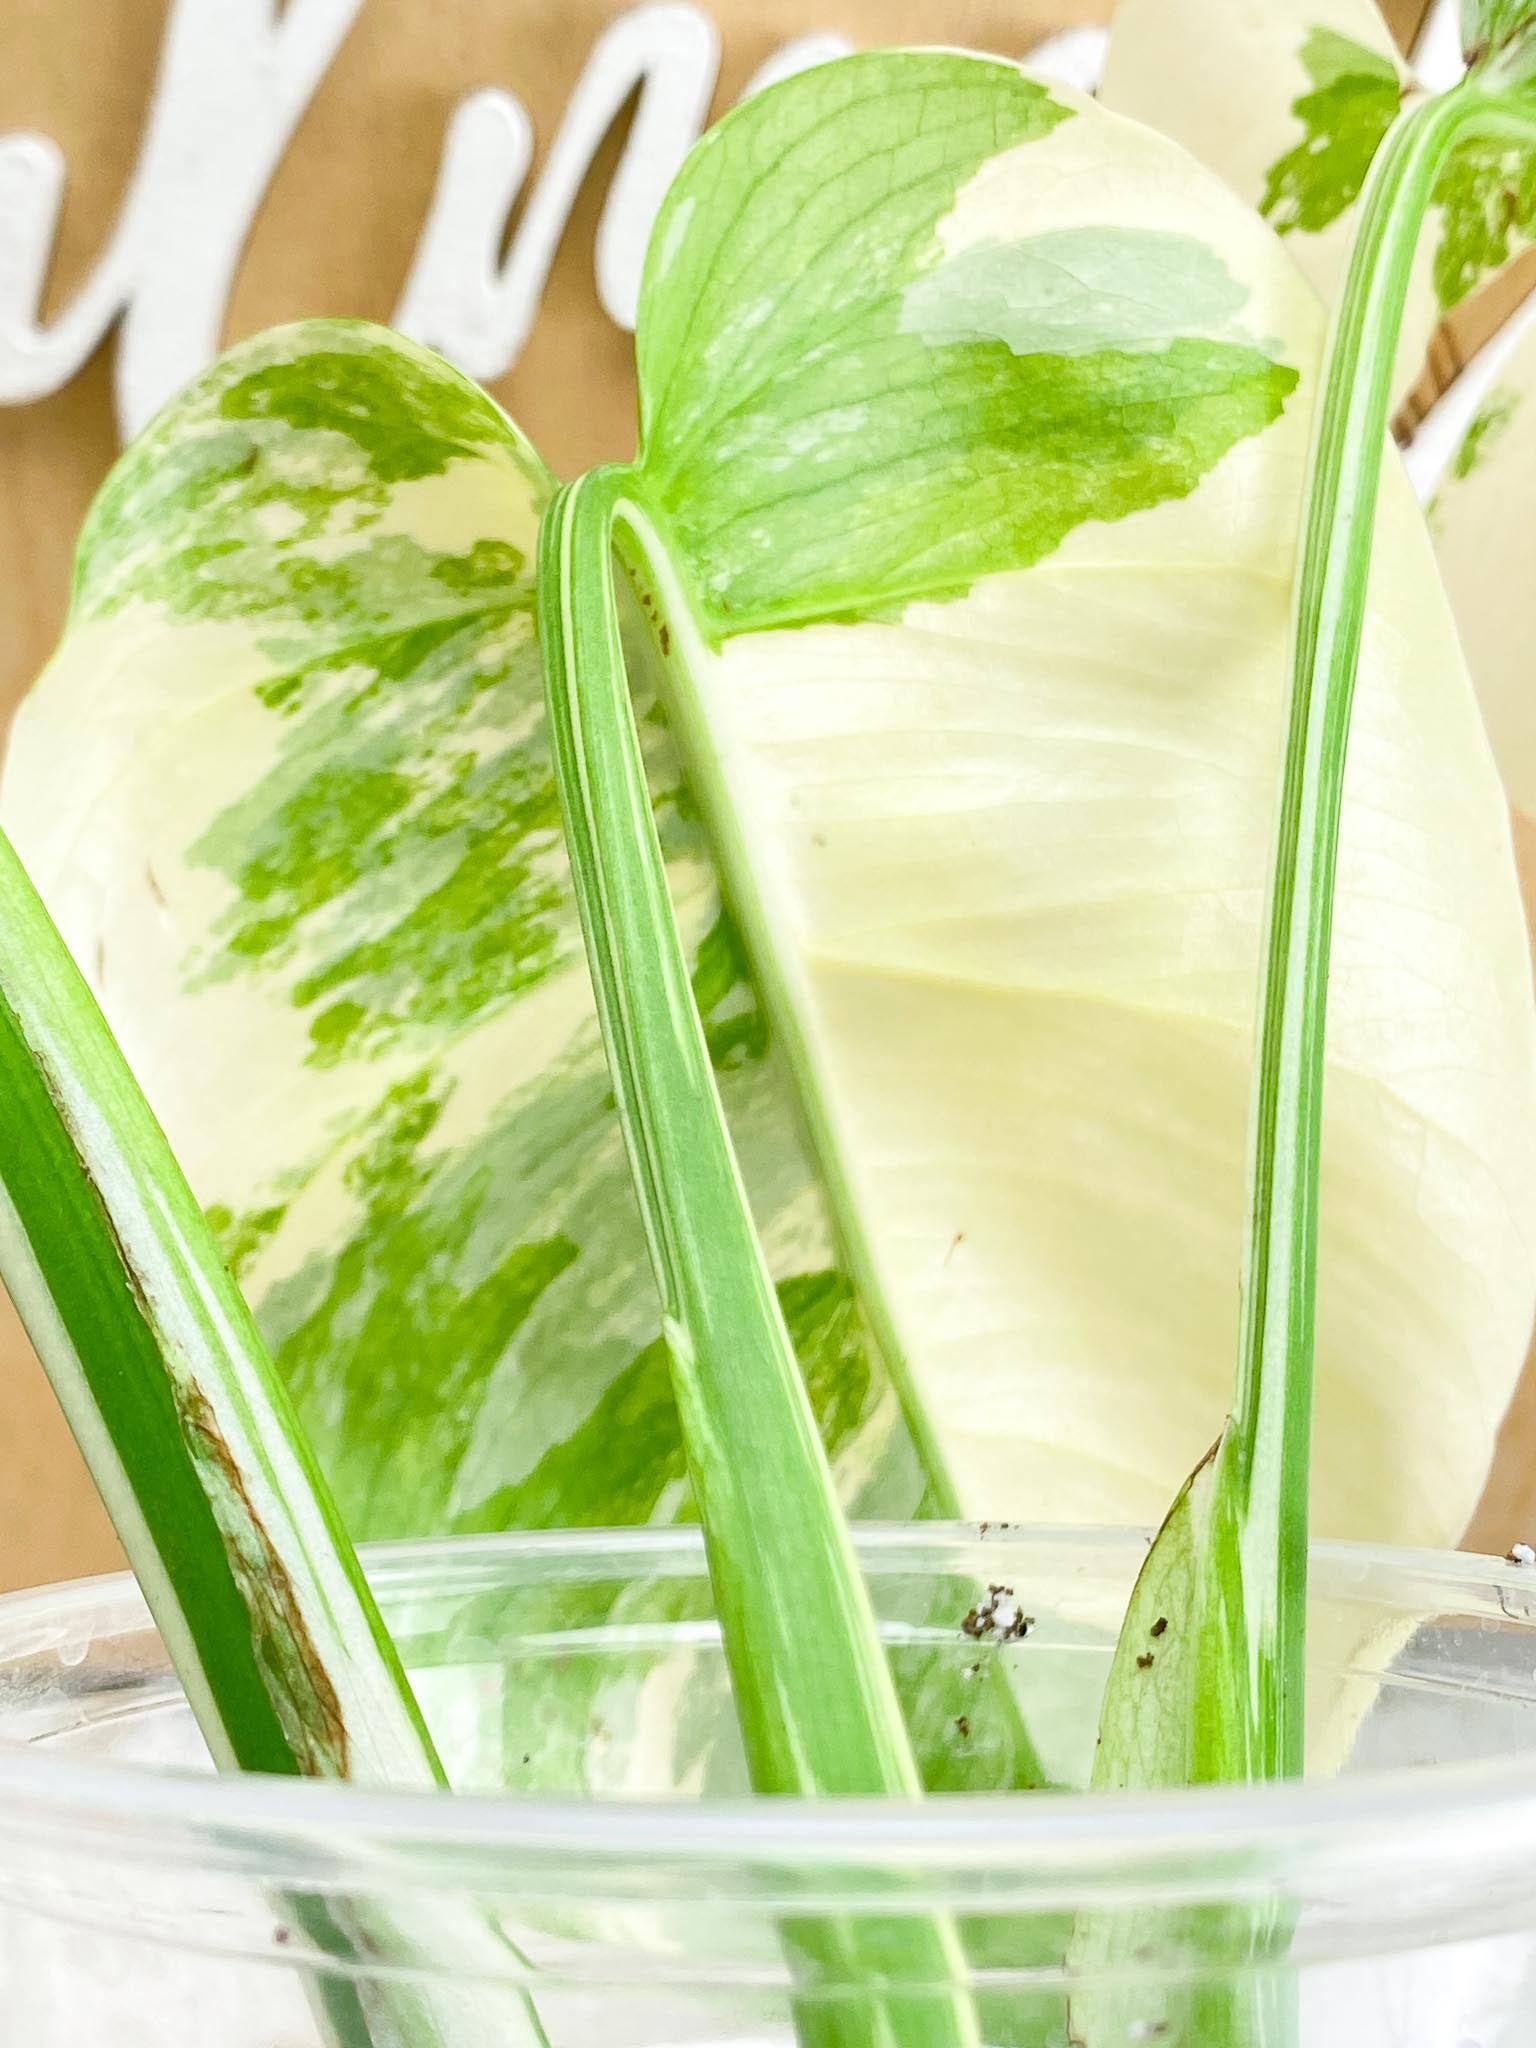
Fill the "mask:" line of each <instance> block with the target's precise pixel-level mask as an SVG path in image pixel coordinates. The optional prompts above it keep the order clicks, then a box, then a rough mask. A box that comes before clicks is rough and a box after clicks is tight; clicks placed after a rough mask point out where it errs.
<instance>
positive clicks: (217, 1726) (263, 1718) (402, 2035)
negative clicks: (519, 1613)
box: [0, 837, 544, 2048]
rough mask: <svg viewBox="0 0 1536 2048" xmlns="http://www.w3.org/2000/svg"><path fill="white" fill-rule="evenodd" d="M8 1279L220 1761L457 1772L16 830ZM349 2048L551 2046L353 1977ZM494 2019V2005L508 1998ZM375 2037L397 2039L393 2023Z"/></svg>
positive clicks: (415, 1776) (432, 1783) (314, 1910)
mask: <svg viewBox="0 0 1536 2048" xmlns="http://www.w3.org/2000/svg"><path fill="white" fill-rule="evenodd" d="M0 1103H3V1104H4V1115H3V1116H0V1279H3V1281H4V1284H5V1286H6V1287H7V1289H8V1290H9V1292H10V1294H11V1296H12V1298H13V1299H14V1301H15V1303H16V1305H17V1308H18V1310H19V1312H20V1314H21V1317H22V1320H23V1322H24V1323H25V1324H26V1327H27V1330H28V1333H29V1335H30V1336H31V1338H32V1341H33V1343H34V1345H35V1346H36V1348H37V1351H38V1354H39V1356H40V1358H41V1359H42V1362H43V1365H44V1367H45V1369H46V1371H47V1373H48V1375H49V1378H50V1380H51V1382H52V1384H53V1387H54V1390H55V1393H56V1394H57V1397H58V1399H59V1402H60V1405H61V1406H62V1407H63V1409H64V1412H65V1414H66V1416H67V1417H68V1420H69V1423H70V1426H71V1428H72V1430H73V1431H74V1434H75V1436H76V1438H77V1440H78V1442H79V1444H80V1447H81V1449H82V1451H83V1452H84V1454H85V1458H86V1462H87V1464H88V1465H89V1467H90V1470H91V1474H92V1476H93V1478H94V1479H95V1481H96V1484H97V1487H98V1488H99V1490H100V1492H101V1494H102V1497H103V1499H104V1500H105V1502H106V1504H107V1507H108V1510H109V1512H110V1513H111V1515H112V1518H113V1522H114V1524H115V1526H116V1529H117V1532H118V1535H119V1537H120V1538H121V1540H122V1543H123V1547H124V1549H125V1550H126V1551H127V1553H128V1556H129V1559H130V1561H131V1563H132V1565H133V1568H134V1572H135V1574H136V1576H137V1578H138V1580H139V1583H140V1585H141V1586H142V1588H143V1590H144V1596H145V1599H146V1600H147V1601H148V1603H149V1607H150V1611H151V1612H152V1614H153V1615H154V1618H155V1622H156V1626H157V1627H158V1628H159V1630H160V1634H161V1637H162V1640H163V1641H164V1643H165V1645H166V1648H167V1651H168V1652H169V1654H170V1656H171V1659H172V1662H173V1663H174V1665H175V1668H176V1672H177V1676H178V1677H179V1679H180V1680H181V1683H182V1686H183V1688H184V1690H185V1692H186V1695H187V1699H188V1702H189V1704H190V1705H191V1707H192V1710H193V1712H194V1713H195V1715H196V1716H197V1720H198V1724H199V1726H200V1728H201V1729H202V1731H203V1734H204V1737H205V1739H206V1740H207V1743H208V1746H209V1749H210V1751H211V1752H212V1754H213V1757H214V1760H215V1762H216V1763H218V1764H219V1765H220V1766H221V1767H222V1768H224V1769H234V1770H243V1771H266V1772H275V1773H282V1774H289V1775H291V1774H295V1773H298V1774H303V1775H306V1776H317V1777H328V1778H351V1779H359V1780H362V1781H364V1782H367V1783H372V1784H377V1785H415V1786H417V1787H419V1788H421V1789H423V1790H434V1789H439V1788H442V1787H445V1786H446V1783H447V1780H446V1776H445V1774H444V1771H443V1767H442V1765H441V1763H440V1762H439V1760H438V1757H437V1753H436V1751H435V1749H434V1747H433V1745H432V1741H431V1738H430V1736H429V1735H428V1732H427V1728H426V1724H425V1722H424V1721H423V1719H422V1717H421V1711H420V1708H419V1707H418V1705H417V1703H416V1699H415V1696H414V1694H413V1692H412V1690H411V1686H410V1682H409V1680H408V1678H407V1676H406V1673H405V1670H404V1667H403V1666H402V1664H401V1662H400V1658H399V1654H398V1652H397V1650H396V1648H395V1645H394V1643H393V1642H392V1641H391V1639H390V1637H389V1635H388V1633H387V1631H386V1629H385V1627H384V1623H383V1620H382V1618H381V1617H380V1615H379V1612H378V1609H377V1607H376V1605H375V1603H374V1600H373V1596H372V1594H371V1593H370V1592H369V1590H368V1586H367V1583H366V1581H365V1579H364V1577H363V1573H362V1568H361V1566H360V1564H359V1563H358V1559H357V1554H356V1552H355V1551H354V1549H353V1547H352V1544H351V1542H350V1540H349V1539H348V1537H347V1534H346V1531H345V1530H344V1528H343V1527H342V1524H341V1521H340V1518H339V1516H338V1515H337V1513H336V1510H335V1506H334V1503H333V1502H332V1500H331V1497H330V1494H329V1492H328V1490H327V1488H326V1486H325V1483H324V1481H323V1479H322V1478H321V1476H320V1474H319V1472H318V1470H317V1468H316V1466H315V1463H314V1459H313V1456H312V1454H311V1451H310V1448H309V1445H308V1442H307V1440H306V1439H305V1437H304V1435H303V1433H302V1431H301V1430H300V1429H299V1426H298V1423H297V1421H296V1419H295V1417H294V1415H293V1412H292V1409H291V1407H290V1405H289V1402H288V1398H287V1395H286V1393H285V1391H284V1389H283V1387H282V1383H281V1382H280V1380H279V1379H278V1378H277V1375H276V1373H275V1371H274V1369H273V1366H272V1362H271V1359H270V1357H269V1355H268V1353H267V1350H266V1347H265V1345H264V1344H263V1342H262V1340H261V1337H260V1335H259V1334H258V1332H257V1330H256V1326H255V1324H254V1322H253V1321H252V1318H251V1315H250V1311H249V1309H248V1308H247V1307H246V1304H245V1302H244V1300H243V1298H242V1297H241V1295H240V1292H239V1289H238V1288H237V1287H236V1285H235V1283H234V1281H233V1280H232V1279H231V1278H230V1276H229V1273H228V1271H227V1269H226V1268H225V1265H224V1263H223V1260H222V1259H221V1257H220V1256H219V1252H218V1247H217V1245H216V1243H215V1241H214V1238H213V1234H212V1232H211V1230H210V1229H209V1227H208V1225H207V1223H206V1222H205V1221H204V1218H203V1215H202V1212H201V1210H200V1209H199V1208H198V1205H197V1202H196V1199H195V1198H194V1196H193V1194H192V1191H191V1189H190V1188H189V1187H188V1186H187V1183H186V1180H185V1179H184V1177H183V1175H182V1173H181V1170H180V1168H179V1167H178V1165H177V1164H176V1161H175V1158H174V1157H173V1155H172V1153H171V1150H170V1147H169V1145H168V1144H167V1142H166V1139H165V1136H164V1134H163V1133H162V1131H161V1130H160V1128H159V1125H158V1124H157V1123H156V1121H155V1118H154V1115H153V1113H152V1111H151V1110H150V1108H149V1105H148V1104H147V1103H146V1101H145V1100H144V1097H143V1095H142V1094H141V1093H140V1091H139V1088H138V1086H137V1084H136V1082H135V1081H134V1079H133V1076H132V1074H131V1073H130V1071H129V1069H128V1066H127V1063H126V1062H125V1060H124V1058H123V1056H122V1053H121V1052H120V1050H119V1049H118V1046H117V1044H116V1042H115V1040H114V1039H113V1037H112V1034H111V1032H110V1031H109V1030H108V1028H107V1025H106V1022H105V1020H104V1019H103V1017H102V1015H101V1012H100V1010H99V1009H98V1008H97V1006H96V1003H95V1001H94V999H93V997H92V996H91V993H90V991H89V989H88V988H87V987H86V985H85V983H84V981H83V980H82V978H81V976H80V973H79V970H78V969H77V967H76V966H75V963H74V961H73V960H72V959H71V957H70V955H69V952H68V949H67V948H66V947H65V945H64V942H63V940H62V939H61V938H60V937H59V934H58V932H57V931H56V930H55V929H54V926H53V924H52V922H51V920H50V919H49V917H48V913H47V911H46V910H45V909H44V907H43V905H42V904H41V902H40V901H39V900H38V897H37V894H36V892H35V891H34V889H33V888H32V885H31V883H30V882H29V880H28V879H27V876H26V874H25V872H24V870H23V869H22V866H21V863H20V862H19V861H18V860H17V858H16V855H15V853H14V852H13V851H12V849H11V847H10V845H9V843H8V842H7V841H6V840H5V839H4V838H3V837H0ZM293 1910H294V1912H295V1913H296V1915H297V1916H298V1917H299V1919H300V1920H301V1922H302V1923H303V1924H304V1925H305V1926H306V1928H308V1930H309V1931H310V1932H311V1934H312V1935H313V1937H314V1939H315V1940H316V1942H317V1943H318V1944H319V1945H321V1946H322V1947H324V1946H327V1945H334V1944H335V1943H336V1942H338V1941H340V1943H341V1944H342V1947H343V1949H344V1950H345V1949H346V1948H348V1947H349V1946H350V1945H351V1944H352V1943H353V1942H355V1941H363V1942H366V1943H367V1944H368V1945H369V1946H371V1947H373V1948H375V1949H377V1950H378V1951H379V1952H381V1953H385V1954H393V1955H398V1956H400V1957H401V1958H402V1959H406V1958H407V1957H408V1956H409V1955H410V1954H411V1953H412V1952H413V1950H417V1951H419V1950H421V1949H425V1950H428V1951H431V1952H433V1953H434V1955H435V1957H436V1959H437V1960H438V1961H441V1958H442V1957H443V1956H445V1955H450V1956H451V1955H455V1954H457V1955H459V1956H461V1957H463V1958H464V1959H465V1960H466V1963H468V1962H469V1960H470V1959H471V1958H474V1957H479V1958H480V1959H481V1960H482V1962H483V1961H484V1960H485V1959H486V1958H494V1959H495V1961H497V1962H498V1963H500V1964H503V1965H504V1964H505V1961H506V1957H507V1945H506V1943H505V1941H504V1940H503V1939H502V1938H501V1936H500V1935H498V1934H496V1933H495V1932H494V1931H493V1930H491V1929H490V1928H489V1927H488V1926H486V1925H484V1924H483V1923H480V1922H478V1921H476V1922H471V1923H469V1924H464V1923H462V1922H461V1921H460V1919H459V1918H458V1917H457V1916H452V1915H449V1916H444V1924H443V1925H441V1926H439V1927H437V1928H435V1929H431V1930H428V1929H425V1928H422V1927H421V1926H416V1927H413V1928H412V1929H411V1931H410V1934H409V1936H407V1935H406V1934H405V1932H404V1931H403V1930H402V1929H401V1928H399V1927H397V1926H395V1925H394V1924H393V1923H392V1922H390V1921H389V1920H388V1919H387V1918H386V1916H384V1915H383V1914H382V1913H380V1912H378V1911H375V1910H373V1909H363V1908H351V1907H344V1906H336V1907H325V1906H322V1905H320V1904H318V1903H316V1902H314V1901H297V1902H295V1904H294V1907H293ZM316 1996H317V2000H318V2002H319V2004H320V2006H321V2008H322V2010H323V2013H324V2017H325V2021H326V2025H327V2027H328V2029H329V2031H330V2035H331V2038H332V2040H333V2041H335V2042H336V2043H337V2044H338V2048H370V2044H376V2043H377V2042H378V2041H379V2040H381V2039H387V2040H390V2041H399V2042H400V2043H402V2048H479V2044H484V2048H491V2044H492V2043H494V2044H495V2048H514V2044H517V2043H532V2044H537V2043H540V2042H542V2041H543V2038H544V2036H543V2033H542V2029H541V2028H540V2027H539V2025H538V2021H537V2019H536V2017H535V2016H534V2014H533V2012H532V2009H531V2007H530V2006H529V2005H528V2004H527V2003H526V2001H525V2000H523V1999H522V1998H521V1997H518V1996H515V1995H514V1996H510V1997H491V1996H489V1995H484V1994H475V1995H473V1996H464V1995H460V1994H452V1995H445V1994H440V1993H438V1992H418V1991H415V1990H413V1989H411V1988H409V1987H408V1986H403V1987H399V1988H395V1987H391V1986H389V1985H387V1984H386V1985H384V1986H382V1987H376V1988H361V1989H359V1988H354V1987H353V1986H351V1985H350V1984H349V1983H348V1982H347V1981H346V1980H345V1979H341V1978H336V1979H332V1978H329V1977H327V1978H326V1979H325V1980H324V1982H323V1984H322V1986H321V1987H320V1988H319V1989H317V1993H316ZM493 2008H494V2009H493ZM376 2028H382V2033H380V2032H376V2031H375V2030H376Z"/></svg>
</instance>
